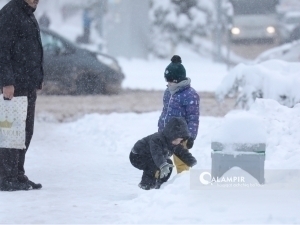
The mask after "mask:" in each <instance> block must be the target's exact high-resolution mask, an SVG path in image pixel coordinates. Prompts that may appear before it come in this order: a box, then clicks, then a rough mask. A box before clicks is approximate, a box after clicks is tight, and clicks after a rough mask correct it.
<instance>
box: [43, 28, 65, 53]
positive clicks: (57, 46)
mask: <svg viewBox="0 0 300 225" xmlns="http://www.w3.org/2000/svg"><path fill="white" fill-rule="evenodd" d="M41 39H42V45H43V48H44V50H45V51H49V52H53V53H54V52H56V54H61V53H64V52H66V46H65V45H64V44H63V42H62V41H60V40H59V39H58V38H56V37H54V36H52V35H50V34H47V33H44V32H41Z"/></svg>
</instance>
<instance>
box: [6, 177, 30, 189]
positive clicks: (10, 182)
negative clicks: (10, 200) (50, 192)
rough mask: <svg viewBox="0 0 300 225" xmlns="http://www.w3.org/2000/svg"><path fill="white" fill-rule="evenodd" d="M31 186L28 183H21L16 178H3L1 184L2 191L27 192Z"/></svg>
mask: <svg viewBox="0 0 300 225" xmlns="http://www.w3.org/2000/svg"><path fill="white" fill-rule="evenodd" d="M30 189H31V186H30V185H29V184H28V183H21V182H19V181H18V179H16V178H3V179H2V180H1V183H0V191H27V190H30Z"/></svg>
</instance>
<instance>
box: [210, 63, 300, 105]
mask: <svg viewBox="0 0 300 225" xmlns="http://www.w3.org/2000/svg"><path fill="white" fill-rule="evenodd" d="M299 71H300V63H288V62H284V61H280V60H269V61H266V62H263V63H260V64H255V65H245V64H239V65H238V66H236V67H235V68H234V69H232V70H231V71H230V72H229V73H228V75H227V76H225V78H224V79H223V81H222V83H221V84H220V85H219V87H218V88H217V90H216V98H217V99H218V100H219V101H222V100H223V99H224V98H225V97H226V96H233V95H237V94H238V96H237V100H236V105H238V106H240V107H241V108H244V109H249V107H250V106H251V105H252V104H253V102H254V101H255V99H256V98H265V99H274V100H276V101H278V102H279V103H280V104H282V105H285V106H288V107H293V106H294V105H295V104H297V103H299V102H300V89H299V86H300V77H299Z"/></svg>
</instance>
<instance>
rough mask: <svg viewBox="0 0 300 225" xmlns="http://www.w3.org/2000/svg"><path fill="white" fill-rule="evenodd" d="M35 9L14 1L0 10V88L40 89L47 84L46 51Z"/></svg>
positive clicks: (18, 0)
mask: <svg viewBox="0 0 300 225" xmlns="http://www.w3.org/2000/svg"><path fill="white" fill-rule="evenodd" d="M33 12H34V9H33V8H32V7H30V6H29V5H28V4H27V3H26V2H25V1H24V0H11V1H10V2H9V3H7V4H6V5H5V6H4V7H3V8H2V9H1V10H0V88H2V87H5V86H10V85H13V86H14V87H15V89H17V90H18V91H21V92H22V91H25V92H26V91H28V90H32V89H39V88H41V86H42V82H43V76H44V71H43V65H42V64H43V47H42V42H41V36H40V29H39V25H38V23H37V21H36V19H35V16H34V14H33Z"/></svg>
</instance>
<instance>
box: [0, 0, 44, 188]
mask: <svg viewBox="0 0 300 225" xmlns="http://www.w3.org/2000/svg"><path fill="white" fill-rule="evenodd" d="M38 3H39V0H11V1H10V2H9V3H7V4H6V5H5V6H4V7H3V8H2V9H1V10H0V90H2V92H3V97H4V99H6V100H11V99H12V98H13V97H16V96H27V98H28V109H27V118H26V141H25V145H26V149H23V150H18V149H0V190H2V191H15V190H28V189H32V188H41V187H42V186H41V185H40V184H35V183H33V182H32V181H30V180H29V179H28V178H27V176H25V170H24V163H25V154H26V152H27V149H28V147H29V144H30V141H31V138H32V135H33V127H34V113H35V102H36V91H37V90H38V89H41V88H42V83H43V75H44V71H43V65H42V64H43V48H42V42H41V37H40V29H39V25H38V23H37V21H36V18H35V16H34V14H33V12H34V11H35V9H36V7H37V5H38Z"/></svg>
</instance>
